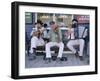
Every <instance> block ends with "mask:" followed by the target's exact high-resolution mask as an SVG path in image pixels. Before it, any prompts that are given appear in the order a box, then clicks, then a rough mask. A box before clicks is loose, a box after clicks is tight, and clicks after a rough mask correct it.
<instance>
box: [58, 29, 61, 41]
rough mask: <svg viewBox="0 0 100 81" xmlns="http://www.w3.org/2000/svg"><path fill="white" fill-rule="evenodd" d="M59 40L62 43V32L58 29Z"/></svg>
mask: <svg viewBox="0 0 100 81" xmlns="http://www.w3.org/2000/svg"><path fill="white" fill-rule="evenodd" d="M59 39H60V41H62V32H61V30H60V29H59Z"/></svg>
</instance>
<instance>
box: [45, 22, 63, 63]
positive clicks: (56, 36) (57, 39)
mask: <svg viewBox="0 0 100 81" xmlns="http://www.w3.org/2000/svg"><path fill="white" fill-rule="evenodd" d="M50 27H51V29H50V31H49V39H50V42H48V43H47V44H46V63H49V62H51V53H50V48H51V47H53V46H57V47H59V53H58V56H57V59H58V60H59V61H60V60H61V58H62V53H63V49H64V44H63V42H62V34H61V30H60V29H59V27H58V26H57V25H56V24H55V22H54V21H51V22H50Z"/></svg>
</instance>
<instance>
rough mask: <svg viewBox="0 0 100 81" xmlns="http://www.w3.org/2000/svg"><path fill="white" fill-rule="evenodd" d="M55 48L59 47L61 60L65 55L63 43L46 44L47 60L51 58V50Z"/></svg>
mask: <svg viewBox="0 0 100 81" xmlns="http://www.w3.org/2000/svg"><path fill="white" fill-rule="evenodd" d="M53 46H57V47H59V53H58V57H59V58H61V57H62V54H63V49H64V44H63V43H62V42H60V43H57V42H49V43H47V44H46V58H51V53H50V48H51V47H53Z"/></svg>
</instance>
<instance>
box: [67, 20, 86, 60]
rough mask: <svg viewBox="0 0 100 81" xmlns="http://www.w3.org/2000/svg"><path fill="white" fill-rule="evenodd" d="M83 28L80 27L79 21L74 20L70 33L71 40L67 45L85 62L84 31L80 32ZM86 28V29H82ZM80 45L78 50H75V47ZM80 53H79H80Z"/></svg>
mask: <svg viewBox="0 0 100 81" xmlns="http://www.w3.org/2000/svg"><path fill="white" fill-rule="evenodd" d="M80 28H81V27H79V26H78V20H76V19H73V20H72V28H70V30H69V31H68V33H69V34H68V35H69V37H70V40H69V41H68V43H67V47H68V48H69V49H70V50H71V51H72V52H73V53H74V54H75V56H76V57H78V56H79V58H80V60H81V61H82V60H83V49H84V43H85V42H84V39H83V37H82V34H83V33H84V32H83V31H82V30H79V29H80ZM82 28H84V27H82ZM75 45H79V48H78V49H75V48H74V46H75ZM78 51H79V52H78Z"/></svg>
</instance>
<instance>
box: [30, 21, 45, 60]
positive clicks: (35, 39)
mask: <svg viewBox="0 0 100 81" xmlns="http://www.w3.org/2000/svg"><path fill="white" fill-rule="evenodd" d="M36 25H37V30H35V31H32V32H31V46H30V53H31V55H30V56H31V59H34V58H36V55H35V54H36V47H37V46H43V45H45V42H44V40H43V38H42V35H43V27H42V25H43V23H42V21H40V20H37V23H36Z"/></svg>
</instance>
